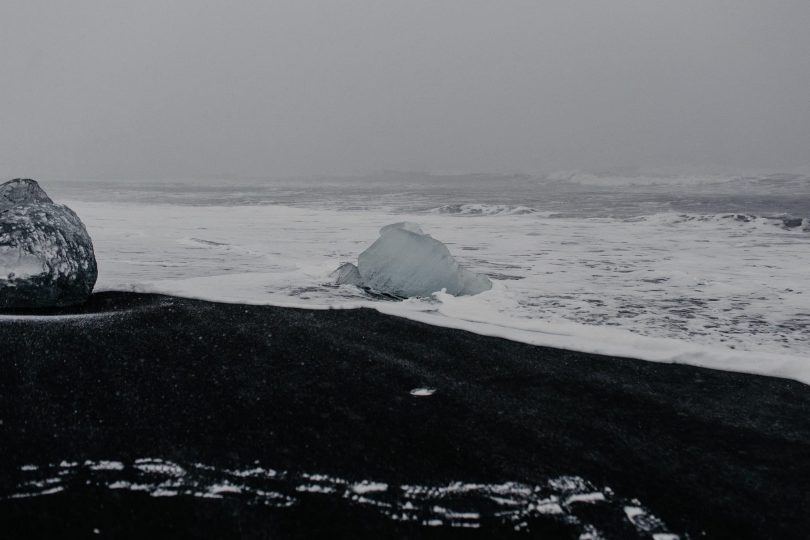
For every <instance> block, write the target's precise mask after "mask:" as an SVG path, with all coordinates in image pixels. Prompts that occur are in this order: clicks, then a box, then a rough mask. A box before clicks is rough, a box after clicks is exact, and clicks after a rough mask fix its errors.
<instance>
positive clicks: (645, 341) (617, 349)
mask: <svg viewBox="0 0 810 540" xmlns="http://www.w3.org/2000/svg"><path fill="white" fill-rule="evenodd" d="M272 275H276V276H277V275H278V274H268V277H269V276H272ZM250 276H251V278H252V279H261V276H262V274H251V275H250ZM224 277H225V276H211V277H206V278H191V279H184V280H167V281H155V282H147V283H139V284H130V285H126V286H117V287H111V288H108V289H106V290H124V291H128V292H139V293H153V294H165V295H171V296H178V297H182V298H190V299H198V300H205V301H210V302H219V303H228V304H246V305H270V306H276V307H287V308H299V309H314V310H328V309H358V308H371V309H374V310H376V311H378V312H380V313H383V314H385V315H392V316H396V317H402V318H405V319H409V320H412V321H416V322H421V323H425V324H430V325H432V326H439V327H443V328H452V329H456V330H465V331H468V332H473V333H475V334H479V335H484V336H490V337H497V338H503V339H507V340H510V341H516V342H519V343H526V344H529V345H536V346H542V347H552V348H556V349H566V350H570V351H576V352H582V353H589V354H597V355H603V356H615V357H623V358H632V359H638V360H646V361H650V362H657V363H664V364H683V365H690V366H695V367H702V368H709V369H716V370H720V371H730V372H739V373H749V374H753V375H765V376H770V377H779V378H785V379H792V380H795V381H798V382H801V383H804V384H808V385H810V361H808V359H806V358H802V357H799V356H793V355H786V354H778V353H770V352H758V351H745V350H736V349H731V348H729V347H724V346H721V345H702V344H697V343H691V342H687V341H683V340H678V339H673V338H665V337H649V336H642V335H639V334H635V333H633V332H630V331H628V330H624V329H620V328H613V327H607V326H593V325H584V324H580V323H574V322H567V321H566V322H557V321H544V320H537V319H521V318H515V317H506V316H504V315H499V318H498V320H497V321H496V320H492V319H488V318H487V317H486V316H485V313H484V316H481V315H478V316H476V314H475V312H476V311H477V309H476V308H478V307H480V306H479V305H476V297H474V296H472V297H470V296H467V297H455V296H452V295H449V294H446V293H442V292H437V293H434V298H435V299H436V300H438V303H434V304H431V306H430V307H431V308H432V311H425V305H424V303H422V304H421V305H419V304H417V303H416V302H413V301H410V300H405V301H401V302H380V301H370V300H369V301H363V300H358V301H341V302H340V303H336V304H318V303H309V302H300V301H290V302H285V301H280V300H277V299H273V300H272V301H268V300H247V301H246V298H244V297H243V296H234V295H228V294H227V292H225V291H222V290H221V288H220V287H217V286H213V287H206V286H205V285H214V283H215V282H216V281H218V280H221V279H223V278H224ZM233 277H234V275H229V276H227V278H233ZM201 290H202V291H201ZM484 294H486V293H484Z"/></svg>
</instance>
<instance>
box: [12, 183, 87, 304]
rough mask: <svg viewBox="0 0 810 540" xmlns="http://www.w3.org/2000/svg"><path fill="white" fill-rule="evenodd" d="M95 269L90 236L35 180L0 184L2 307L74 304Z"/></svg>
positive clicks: (82, 295)
mask: <svg viewBox="0 0 810 540" xmlns="http://www.w3.org/2000/svg"><path fill="white" fill-rule="evenodd" d="M97 276H98V269H97V266H96V258H95V254H94V252H93V243H92V241H91V240H90V235H88V234H87V230H86V229H85V227H84V224H83V223H82V222H81V220H80V219H79V217H78V216H77V215H76V214H75V212H73V210H71V209H70V208H68V207H67V206H63V205H60V204H56V203H54V202H53V201H52V200H51V199H50V198H49V197H48V195H47V194H46V193H45V192H44V191H43V190H42V188H41V187H40V186H39V184H38V183H37V182H35V181H34V180H27V179H17V180H11V181H9V182H6V183H5V184H0V308H9V307H50V306H65V305H70V304H77V303H81V302H83V301H85V300H86V299H87V297H88V296H89V295H90V293H91V292H92V291H93V286H94V285H95V283H96V277H97Z"/></svg>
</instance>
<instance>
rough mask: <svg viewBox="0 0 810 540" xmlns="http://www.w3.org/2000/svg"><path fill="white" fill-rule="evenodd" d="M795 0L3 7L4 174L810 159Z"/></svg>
mask: <svg viewBox="0 0 810 540" xmlns="http://www.w3.org/2000/svg"><path fill="white" fill-rule="evenodd" d="M808 24H810V2H808V1H807V0H796V1H792V0H761V1H756V2H755V1H749V0H726V1H723V0H669V1H664V0H660V1H658V0H637V1H630V0H610V1H604V0H598V1H587V2H586V1H577V0H560V1H546V0H534V1H517V0H490V1H487V2H479V1H475V0H446V1H441V0H432V1H422V0H399V1H385V0H368V1H360V0H343V1H330V0H321V1H317V2H314V1H307V0H290V1H279V0H273V1H267V0H262V1H247V0H244V1H241V0H240V1H234V0H231V1H220V2H213V1H204V0H175V1H171V0H138V1H126V2H124V1H111V0H104V1H85V0H75V1H70V2H68V1H64V2H53V1H52V0H47V1H39V0H19V1H18V0H0V76H1V77H2V82H1V83H0V177H9V176H17V175H25V176H34V177H47V178H50V179H56V178H59V177H65V178H70V177H73V178H75V177H85V176H89V177H123V178H127V177H129V178H137V177H165V178H171V177H175V178H176V177H193V176H197V175H219V174H232V175H238V176H282V175H308V174H332V173H334V174H340V173H354V172H365V171H372V170H379V169H396V170H427V171H480V172H489V171H502V172H531V171H541V170H542V171H553V170H558V169H588V168H590V169H593V168H606V167H617V166H639V167H669V168H672V167H675V168H677V167H684V168H691V169H694V168H704V169H712V170H718V169H722V170H735V169H751V168H765V169H782V170H785V169H791V168H797V167H799V168H801V167H806V166H808V164H810V32H808V30H807V28H808Z"/></svg>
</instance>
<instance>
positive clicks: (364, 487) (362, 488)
mask: <svg viewBox="0 0 810 540" xmlns="http://www.w3.org/2000/svg"><path fill="white" fill-rule="evenodd" d="M387 489H388V484H384V483H382V482H369V481H367V480H363V481H362V482H359V483H357V484H354V485H353V486H352V491H354V492H355V493H374V492H378V491H386V490H387Z"/></svg>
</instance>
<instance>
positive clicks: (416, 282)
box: [337, 222, 492, 297]
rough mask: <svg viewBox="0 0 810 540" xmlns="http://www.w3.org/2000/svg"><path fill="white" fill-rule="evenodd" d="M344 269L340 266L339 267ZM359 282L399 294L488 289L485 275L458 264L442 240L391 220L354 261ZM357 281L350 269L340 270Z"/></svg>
mask: <svg viewBox="0 0 810 540" xmlns="http://www.w3.org/2000/svg"><path fill="white" fill-rule="evenodd" d="M341 268H344V267H341ZM357 273H358V274H359V277H360V283H359V284H360V285H362V286H364V287H368V288H369V289H373V290H375V291H379V292H383V293H387V294H392V295H396V296H402V297H410V296H429V295H431V294H433V293H434V292H436V291H440V290H442V289H445V290H446V291H447V292H448V293H450V294H453V295H456V296H459V295H473V294H478V293H481V292H484V291H487V290H489V289H491V288H492V282H491V281H490V280H489V278H487V277H486V276H482V275H479V274H475V273H473V272H470V271H469V270H467V269H465V268H463V267H461V266H460V265H459V264H458V263H457V262H456V260H455V259H454V258H453V256H452V255H451V254H450V250H448V249H447V246H445V245H444V244H443V243H441V242H439V241H438V240H436V239H434V238H432V237H431V236H430V235H427V234H425V233H424V232H422V229H421V228H420V227H419V225H417V224H415V223H409V222H403V223H393V224H391V225H387V226H385V227H383V228H382V229H380V238H378V239H377V241H376V242H374V243H373V244H372V245H371V246H370V247H369V248H368V249H366V250H365V251H364V252H363V253H361V254H360V257H359V258H358V262H357ZM344 274H345V276H346V277H347V278H348V277H349V276H351V281H348V280H343V279H341V275H338V280H337V282H338V283H350V282H352V283H353V284H358V283H356V281H357V279H356V278H357V275H356V274H355V273H354V272H349V271H348V269H347V270H344Z"/></svg>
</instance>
